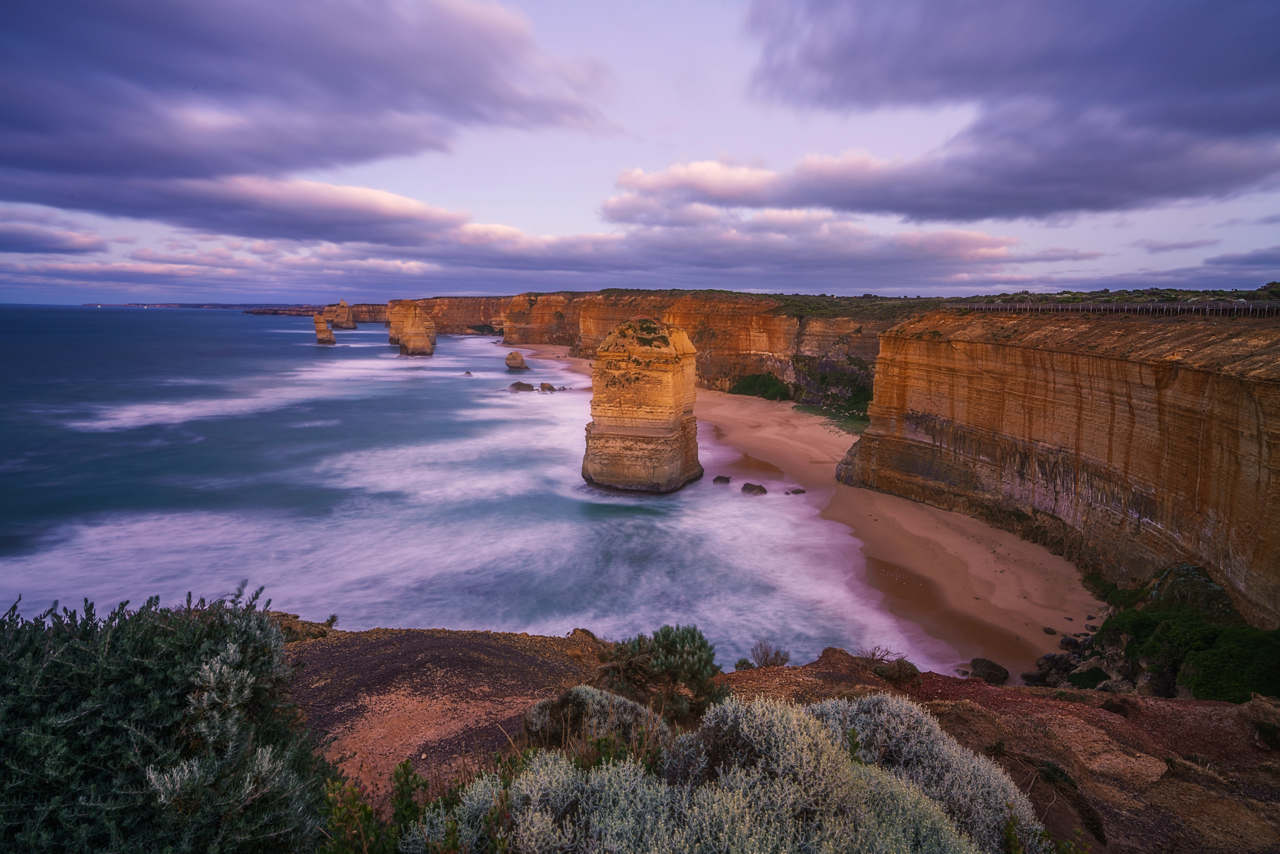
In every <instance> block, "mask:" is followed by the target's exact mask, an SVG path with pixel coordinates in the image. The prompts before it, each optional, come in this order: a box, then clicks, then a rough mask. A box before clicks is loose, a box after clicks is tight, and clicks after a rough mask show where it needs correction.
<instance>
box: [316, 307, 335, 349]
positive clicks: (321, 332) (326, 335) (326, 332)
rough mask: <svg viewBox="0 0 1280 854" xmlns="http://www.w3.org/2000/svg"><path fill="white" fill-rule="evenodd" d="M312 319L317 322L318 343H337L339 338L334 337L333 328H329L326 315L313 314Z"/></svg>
mask: <svg viewBox="0 0 1280 854" xmlns="http://www.w3.org/2000/svg"><path fill="white" fill-rule="evenodd" d="M311 319H312V320H314V321H315V323H316V343H317V344H337V343H338V342H337V340H336V339H335V338H334V337H333V330H332V329H330V328H329V324H328V322H326V321H325V319H324V315H322V314H313V315H311Z"/></svg>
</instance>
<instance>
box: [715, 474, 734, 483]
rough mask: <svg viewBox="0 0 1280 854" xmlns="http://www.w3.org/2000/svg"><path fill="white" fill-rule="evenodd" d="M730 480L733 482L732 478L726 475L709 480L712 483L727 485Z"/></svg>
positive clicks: (719, 475)
mask: <svg viewBox="0 0 1280 854" xmlns="http://www.w3.org/2000/svg"><path fill="white" fill-rule="evenodd" d="M731 480H733V478H731V477H729V476H728V475H723V474H718V475H716V476H715V477H714V478H712V479H711V482H712V483H728V482H729V481H731Z"/></svg>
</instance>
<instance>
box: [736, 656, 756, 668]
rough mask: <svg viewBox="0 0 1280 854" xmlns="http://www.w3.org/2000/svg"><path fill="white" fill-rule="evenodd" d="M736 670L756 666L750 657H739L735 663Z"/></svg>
mask: <svg viewBox="0 0 1280 854" xmlns="http://www.w3.org/2000/svg"><path fill="white" fill-rule="evenodd" d="M733 669H734V670H755V669H756V666H755V665H754V664H752V663H751V659H749V658H739V659H738V660H737V662H736V663H735V664H734V665H733Z"/></svg>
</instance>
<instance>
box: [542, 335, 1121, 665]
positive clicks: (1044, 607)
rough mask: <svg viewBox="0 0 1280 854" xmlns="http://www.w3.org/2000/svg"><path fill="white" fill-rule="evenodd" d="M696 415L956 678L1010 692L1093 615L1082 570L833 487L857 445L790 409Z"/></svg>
mask: <svg viewBox="0 0 1280 854" xmlns="http://www.w3.org/2000/svg"><path fill="white" fill-rule="evenodd" d="M521 349H525V350H533V351H535V354H536V355H535V356H534V357H535V358H552V359H565V360H566V361H568V362H570V364H571V365H572V367H573V369H574V370H576V371H579V372H581V373H584V374H588V375H589V373H590V367H589V365H588V363H587V362H586V361H585V360H582V359H570V358H569V357H568V356H567V352H568V348H567V347H558V346H552V345H537V346H529V345H521ZM694 412H695V414H696V415H697V417H698V420H699V421H703V422H709V423H711V424H712V425H714V428H715V436H716V438H717V439H718V440H719V441H721V442H723V443H725V444H727V445H731V446H733V447H736V448H739V449H741V450H742V451H743V453H744V456H743V458H742V459H739V460H737V461H735V462H733V463H732V464H730V466H729V467H728V468H729V469H731V470H734V471H736V472H737V473H738V474H739V475H741V476H749V474H750V473H751V472H752V471H759V472H764V473H769V474H774V475H777V474H779V473H785V474H786V476H787V477H788V478H790V479H793V480H794V481H795V482H796V483H797V484H799V485H800V486H802V487H804V489H805V490H806V494H805V496H804V500H807V501H809V502H810V503H811V504H813V505H814V506H815V507H819V508H821V511H822V516H823V517H824V518H826V519H830V520H832V521H835V522H839V523H841V524H843V525H845V526H846V527H848V528H849V529H850V536H852V537H854V538H856V540H857V541H858V543H860V545H861V551H862V555H863V558H864V560H865V569H864V568H863V567H860V566H856V565H855V566H851V567H850V572H851V573H855V574H856V573H865V574H864V576H863V579H864V580H865V581H866V582H867V584H868V585H869V586H871V587H872V588H873V589H875V590H876V591H878V592H879V593H881V594H882V595H883V596H884V602H883V605H884V607H885V608H886V609H887V610H888V611H889V612H890V613H892V614H893V615H894V616H896V617H898V618H899V619H901V620H903V621H905V622H909V623H912V624H914V625H917V626H919V627H920V628H921V629H922V630H923V631H924V632H925V633H926V634H927V635H928V636H930V637H932V638H934V639H936V640H938V641H941V642H943V643H945V644H946V645H947V646H949V647H950V648H952V649H953V650H955V656H956V657H955V661H954V666H955V667H956V668H967V667H968V662H969V660H970V659H972V658H976V657H983V658H990V659H992V660H993V661H997V662H999V663H1000V664H1002V665H1004V666H1005V667H1006V668H1008V669H1009V672H1010V673H1011V674H1012V678H1013V679H1014V680H1016V679H1017V677H1018V675H1019V674H1020V673H1022V672H1023V671H1026V670H1030V669H1032V668H1033V665H1034V662H1035V659H1036V658H1038V657H1039V656H1041V655H1044V654H1045V653H1047V652H1054V651H1056V650H1057V649H1058V640H1059V638H1060V637H1061V635H1063V634H1070V633H1073V632H1082V631H1084V626H1085V622H1086V619H1085V618H1086V617H1087V616H1089V615H1091V614H1097V613H1098V609H1100V608H1101V607H1102V605H1101V604H1100V603H1099V602H1098V601H1097V600H1096V599H1094V598H1093V596H1092V595H1091V594H1090V593H1089V592H1088V591H1086V590H1085V589H1084V587H1083V586H1082V585H1081V583H1080V573H1079V570H1077V569H1076V567H1075V566H1074V565H1072V564H1071V563H1070V562H1068V561H1067V560H1065V559H1063V558H1061V557H1058V556H1056V555H1053V554H1050V552H1049V550H1048V549H1046V548H1044V547H1043V546H1039V545H1035V544H1033V543H1027V542H1024V541H1023V540H1021V539H1019V538H1018V537H1017V536H1016V535H1014V534H1010V533H1007V532H1005V531H1000V530H997V529H995V528H992V527H990V526H988V525H986V524H984V523H982V522H980V521H978V520H977V519H971V518H969V517H968V516H964V515H961V514H959V513H951V512H948V511H945V510H939V509H937V508H934V507H929V506H927V505H924V504H917V503H915V502H912V501H907V500H906V499H903V498H897V497H895V496H892V495H885V494H882V493H879V492H873V491H871V490H868V489H855V488H853V487H850V486H845V485H844V484H839V483H836V482H835V466H836V463H838V462H839V461H840V459H841V458H842V457H843V456H844V455H845V452H846V451H848V449H849V447H850V446H851V445H852V444H853V442H854V441H856V438H857V437H855V436H852V435H850V434H849V433H846V432H845V431H843V430H840V429H839V428H837V427H836V426H834V425H833V424H832V423H831V422H830V421H829V420H828V419H826V418H823V417H821V416H818V415H811V414H808V413H804V412H798V411H796V410H795V409H794V408H793V404H791V403H789V402H773V401H767V400H762V399H760V398H754V397H744V396H741V395H730V394H725V393H723V392H716V391H709V390H707V389H698V401H697V405H696V407H695V410H694ZM720 473H721V472H718V471H716V472H713V471H708V472H707V476H708V477H711V476H714V475H716V474H720ZM725 473H729V472H725ZM1046 627H1048V628H1052V629H1054V630H1055V631H1056V632H1057V634H1056V635H1049V634H1047V633H1046V632H1045V631H1044V629H1045V628H1046ZM1011 681H1012V680H1011Z"/></svg>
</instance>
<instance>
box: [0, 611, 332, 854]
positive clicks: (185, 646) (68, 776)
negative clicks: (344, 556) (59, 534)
mask: <svg viewBox="0 0 1280 854" xmlns="http://www.w3.org/2000/svg"><path fill="white" fill-rule="evenodd" d="M259 593H261V591H259V592H258V593H255V594H253V595H252V596H249V597H247V598H246V597H244V595H243V586H242V587H241V589H240V590H239V591H237V593H236V594H235V595H234V596H232V597H231V598H230V599H228V600H225V601H222V600H219V601H215V602H212V603H206V602H205V601H204V600H200V601H198V602H194V603H193V602H192V601H191V598H190V597H188V599H187V602H186V604H185V605H184V606H181V607H178V608H173V609H166V608H161V607H160V605H159V600H158V599H154V598H153V599H150V600H148V601H147V603H146V604H145V605H144V606H143V607H141V608H138V609H137V610H133V611H131V610H129V609H128V608H127V604H128V603H123V604H121V605H120V606H119V607H118V608H116V609H115V610H113V611H111V612H110V613H109V614H108V615H107V616H105V617H102V618H99V617H98V616H97V614H96V612H95V610H94V606H93V605H92V604H91V603H89V602H87V601H86V602H85V605H84V610H83V613H79V614H78V613H76V612H75V611H70V610H65V609H64V610H62V611H61V612H60V613H59V612H58V611H57V609H56V607H55V608H51V609H50V610H48V611H46V612H44V613H43V614H41V615H39V616H38V617H35V618H34V619H30V620H28V619H24V618H23V617H21V616H20V615H19V614H18V612H17V605H15V606H14V607H13V608H11V609H10V610H9V611H8V613H7V614H5V615H4V617H3V619H0V850H5V851H24V852H42V851H59V852H65V851H71V852H80V851H84V852H89V851H95V852H96V851H113V852H122V851H123V852H129V851H137V852H183V851H220V852H239V851H245V852H256V851H273V852H289V851H299V852H301V851H307V852H310V851H314V850H315V848H316V845H317V843H318V842H319V840H320V836H321V829H322V824H323V817H322V811H323V805H324V800H325V786H326V782H327V781H328V779H329V778H330V776H331V769H330V768H329V767H328V766H327V765H326V764H325V763H324V761H323V760H322V759H320V758H318V757H317V755H316V754H315V753H314V752H313V748H315V747H316V744H315V743H314V741H313V740H312V738H311V737H310V736H308V735H307V733H306V731H305V730H304V728H303V727H302V725H301V722H300V718H299V715H298V711H297V709H296V707H295V706H294V705H293V704H292V702H290V700H289V697H288V692H287V688H288V684H289V680H290V677H291V674H292V669H291V667H290V666H289V665H288V663H287V662H286V660H285V657H284V639H283V637H282V636H281V633H280V630H279V628H278V627H277V626H276V625H275V624H274V623H273V622H272V621H271V619H270V618H268V617H267V615H266V614H265V613H264V612H263V611H262V610H260V609H259V608H258V596H259Z"/></svg>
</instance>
